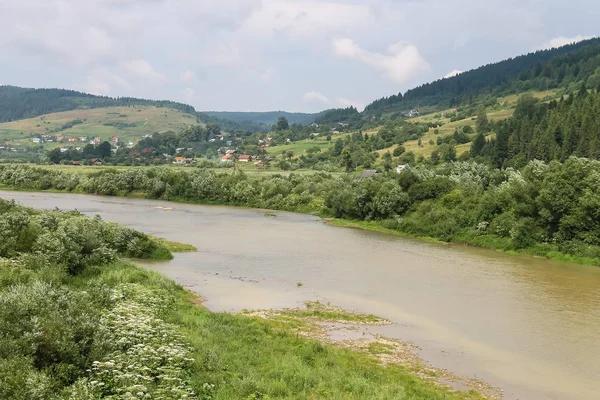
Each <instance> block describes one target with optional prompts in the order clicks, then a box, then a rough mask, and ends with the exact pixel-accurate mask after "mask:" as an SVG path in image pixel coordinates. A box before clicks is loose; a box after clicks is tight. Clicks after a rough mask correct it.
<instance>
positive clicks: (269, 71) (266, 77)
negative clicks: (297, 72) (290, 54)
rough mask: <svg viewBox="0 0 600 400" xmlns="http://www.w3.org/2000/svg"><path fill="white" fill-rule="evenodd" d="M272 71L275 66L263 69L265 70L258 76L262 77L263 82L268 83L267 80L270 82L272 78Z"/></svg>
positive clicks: (273, 71)
mask: <svg viewBox="0 0 600 400" xmlns="http://www.w3.org/2000/svg"><path fill="white" fill-rule="evenodd" d="M274 73H275V68H274V67H269V68H267V69H265V71H264V72H263V73H262V75H261V76H260V79H262V81H263V82H265V83H269V82H271V79H272V78H273V74H274Z"/></svg>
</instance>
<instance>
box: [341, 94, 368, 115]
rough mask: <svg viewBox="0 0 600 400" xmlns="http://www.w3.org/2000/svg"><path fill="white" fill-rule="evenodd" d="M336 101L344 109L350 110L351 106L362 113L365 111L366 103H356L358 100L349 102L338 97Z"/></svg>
mask: <svg viewBox="0 0 600 400" xmlns="http://www.w3.org/2000/svg"><path fill="white" fill-rule="evenodd" d="M336 101H337V102H338V104H339V105H340V106H341V107H343V108H348V107H350V106H353V107H355V108H356V109H357V110H358V111H361V112H362V110H364V109H365V105H364V103H362V102H360V101H356V100H348V99H345V98H343V97H338V98H337V99H336Z"/></svg>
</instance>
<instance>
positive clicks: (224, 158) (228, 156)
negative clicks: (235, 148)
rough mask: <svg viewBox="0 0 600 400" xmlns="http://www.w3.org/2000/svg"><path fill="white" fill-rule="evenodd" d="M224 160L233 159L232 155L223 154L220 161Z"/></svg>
mask: <svg viewBox="0 0 600 400" xmlns="http://www.w3.org/2000/svg"><path fill="white" fill-rule="evenodd" d="M226 161H233V155H232V154H225V155H224V156H223V157H221V162H226Z"/></svg>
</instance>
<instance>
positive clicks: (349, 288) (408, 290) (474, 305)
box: [0, 191, 600, 400]
mask: <svg viewBox="0 0 600 400" xmlns="http://www.w3.org/2000/svg"><path fill="white" fill-rule="evenodd" d="M0 197H2V198H5V199H15V200H16V201H17V202H19V203H21V204H23V205H26V206H31V207H37V208H45V209H52V208H55V207H58V208H60V209H78V210H79V211H82V212H84V213H85V214H87V215H95V214H99V215H101V216H102V217H103V218H104V219H107V220H110V221H115V222H119V223H122V224H124V225H127V226H130V227H132V228H135V229H139V230H141V231H144V232H146V233H149V234H153V235H156V236H160V237H164V238H166V239H169V240H174V241H179V242H184V243H189V244H193V245H195V246H196V247H197V248H198V250H199V251H198V252H195V253H185V254H178V255H176V257H175V259H174V260H173V261H170V262H166V263H158V264H152V265H150V267H151V268H153V269H155V270H157V271H159V272H161V273H163V274H165V275H167V276H169V277H171V278H173V279H174V280H176V281H177V282H178V283H180V284H182V285H183V286H185V287H187V288H189V289H190V290H193V291H196V292H198V293H199V294H201V295H202V296H204V297H206V298H207V299H208V300H207V302H206V303H205V304H206V306H207V307H209V308H210V309H212V310H215V311H238V310H242V309H262V308H283V307H296V306H299V305H301V304H302V303H303V302H304V301H308V300H321V301H326V302H331V303H332V304H334V305H339V306H342V307H345V308H348V309H351V310H357V311H361V312H366V313H372V314H376V315H379V316H381V317H385V318H388V319H390V320H391V321H393V322H394V324H393V325H390V326H386V327H382V328H380V333H382V334H384V335H386V336H390V337H395V338H399V339H401V340H404V341H408V342H411V343H414V344H415V345H417V346H418V347H419V348H420V349H421V350H420V355H421V356H422V357H423V358H424V359H425V360H426V361H428V362H430V363H431V364H433V365H435V366H437V367H440V368H446V369H448V370H450V371H452V372H454V373H456V374H458V375H461V376H464V377H477V378H480V379H483V380H486V381H488V382H490V383H492V384H494V385H498V386H499V387H501V388H502V389H503V391H504V398H506V399H582V400H583V399H600V340H598V336H599V335H600V268H597V267H585V266H577V265H570V264H564V263H559V262H553V261H548V260H542V259H536V258H532V257H520V256H511V255H506V254H500V253H497V252H494V251H487V250H479V249H474V248H469V247H464V246H448V245H438V244H431V243H424V242H420V241H414V240H407V239H402V238H398V237H394V236H388V235H383V234H378V233H372V232H365V231H360V230H352V229H344V228H335V227H330V226H327V225H325V224H324V223H323V222H322V221H321V220H320V219H319V218H316V217H313V216H309V215H299V214H291V213H283V212H276V213H275V214H276V216H274V217H273V216H266V215H265V211H261V210H248V209H240V208H228V207H216V206H199V205H187V204H178V203H169V202H160V201H148V200H138V199H122V198H106V197H94V196H85V195H70V194H49V193H19V192H3V191H0ZM299 282H301V283H302V285H301V286H299V285H298V283H299Z"/></svg>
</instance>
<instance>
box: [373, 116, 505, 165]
mask: <svg viewBox="0 0 600 400" xmlns="http://www.w3.org/2000/svg"><path fill="white" fill-rule="evenodd" d="M447 111H450V110H447ZM436 114H439V112H436V113H431V114H427V115H423V116H421V117H417V118H414V119H412V120H411V121H414V122H434V121H442V122H443V123H444V125H443V126H441V127H440V128H438V134H435V133H434V130H433V129H430V130H429V132H427V133H425V134H424V135H423V137H422V138H421V146H419V141H418V140H409V141H407V142H405V143H404V144H403V145H402V146H404V148H405V149H406V151H407V152H408V151H412V152H413V153H414V154H415V155H416V156H423V157H425V158H429V157H431V153H432V152H433V151H434V150H436V149H437V147H438V146H437V138H438V137H444V136H450V135H452V134H453V133H454V131H455V130H456V129H458V130H459V131H462V129H463V128H464V127H465V126H470V127H471V128H473V130H475V123H476V120H474V119H472V118H466V119H463V120H460V121H455V122H450V119H449V118H434V115H436ZM512 114H513V110H512V109H501V110H496V111H490V112H488V118H489V119H493V120H495V121H501V120H505V119H507V118H509V117H511V116H512ZM475 135H476V134H475V133H472V134H469V136H470V138H471V139H473V138H474V137H475ZM430 140H433V144H430V143H429V141H430ZM396 147H398V146H397V145H394V146H391V147H388V148H385V149H382V150H378V151H377V152H378V153H379V154H380V155H383V154H384V153H387V152H388V151H389V152H390V153H391V152H393V151H394V149H395V148H396ZM470 148H471V142H469V143H465V144H461V145H458V146H456V155H457V156H460V155H461V154H463V153H465V152H467V151H469V149H470Z"/></svg>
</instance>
